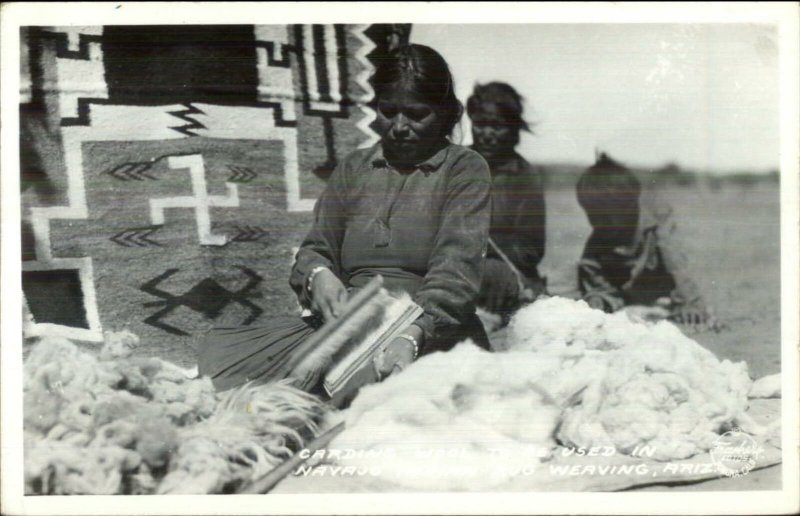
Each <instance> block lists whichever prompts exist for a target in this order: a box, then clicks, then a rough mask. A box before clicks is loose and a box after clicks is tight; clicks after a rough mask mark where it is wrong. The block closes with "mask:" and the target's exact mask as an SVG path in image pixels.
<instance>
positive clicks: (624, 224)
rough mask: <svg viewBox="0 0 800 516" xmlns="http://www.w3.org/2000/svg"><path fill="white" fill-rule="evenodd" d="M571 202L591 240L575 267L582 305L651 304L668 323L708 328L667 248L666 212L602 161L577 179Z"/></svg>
mask: <svg viewBox="0 0 800 516" xmlns="http://www.w3.org/2000/svg"><path fill="white" fill-rule="evenodd" d="M576 190H577V196H578V202H579V203H580V205H581V207H582V208H583V209H584V211H586V215H587V217H588V219H589V223H590V224H591V226H592V234H591V235H590V236H589V240H588V241H587V242H586V246H585V248H584V251H583V255H582V257H581V260H580V262H579V264H578V283H579V287H580V291H581V295H582V296H583V299H584V300H585V301H586V302H587V303H589V305H590V306H592V307H593V308H598V309H601V310H605V311H606V312H614V311H617V310H619V309H621V308H623V307H624V306H626V305H653V304H656V305H659V306H663V307H665V308H667V309H668V310H669V312H670V314H671V315H670V319H672V320H674V321H675V322H678V323H683V324H688V325H691V326H693V327H696V328H697V327H700V326H703V325H705V326H708V327H711V328H716V323H715V322H714V320H713V318H712V317H711V315H710V313H709V310H708V308H707V307H706V305H705V303H704V302H703V299H702V297H701V295H700V293H699V290H698V288H697V285H696V284H695V282H694V281H692V279H691V278H690V277H689V275H688V273H687V262H686V257H685V255H684V254H683V253H682V252H681V250H680V249H679V247H678V246H677V245H676V242H675V238H674V235H675V221H674V218H673V216H672V209H671V207H670V206H669V205H668V204H666V203H665V202H664V201H663V199H661V198H660V197H659V196H658V195H657V194H656V192H655V191H654V190H653V189H644V190H643V189H642V188H641V185H640V184H639V181H638V180H637V178H636V176H635V175H634V174H633V173H632V172H630V171H629V170H628V169H627V168H626V167H624V166H623V165H621V164H619V163H617V162H615V161H614V160H613V159H611V158H610V157H608V156H607V155H606V154H601V155H600V157H599V158H598V160H597V163H595V164H594V165H593V166H592V167H589V168H588V169H587V170H586V171H585V172H584V173H583V174H582V175H581V177H580V178H579V180H578V184H577V186H576Z"/></svg>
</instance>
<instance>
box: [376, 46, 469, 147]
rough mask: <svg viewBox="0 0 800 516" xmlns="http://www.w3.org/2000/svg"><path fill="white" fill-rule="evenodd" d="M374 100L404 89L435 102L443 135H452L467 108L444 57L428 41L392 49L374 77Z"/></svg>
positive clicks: (426, 100)
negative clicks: (462, 103)
mask: <svg viewBox="0 0 800 516" xmlns="http://www.w3.org/2000/svg"><path fill="white" fill-rule="evenodd" d="M372 84H373V87H374V89H375V99H374V100H373V103H375V102H377V100H378V99H379V98H380V97H381V96H382V95H383V94H385V93H386V92H389V91H392V90H395V89H402V90H404V91H407V92H409V93H412V94H414V95H417V96H418V97H420V99H422V100H424V101H425V102H427V103H429V104H431V105H432V106H435V109H436V113H437V115H438V116H439V117H441V118H442V131H443V134H442V136H448V135H450V133H452V131H453V128H454V127H455V126H456V124H457V123H458V121H459V120H460V119H461V114H462V113H463V112H464V108H463V106H462V105H461V102H460V101H459V100H458V98H457V97H456V92H455V85H454V84H453V76H452V75H451V73H450V67H448V66H447V62H446V61H445V60H444V58H443V57H442V56H441V55H440V54H439V53H438V52H436V51H435V50H434V49H432V48H430V47H427V46H425V45H417V44H410V45H405V46H401V47H399V48H397V49H395V50H394V51H392V52H390V53H389V54H388V55H387V56H386V57H385V58H384V59H382V61H381V63H380V64H379V65H378V68H377V70H376V71H375V75H374V76H373V78H372Z"/></svg>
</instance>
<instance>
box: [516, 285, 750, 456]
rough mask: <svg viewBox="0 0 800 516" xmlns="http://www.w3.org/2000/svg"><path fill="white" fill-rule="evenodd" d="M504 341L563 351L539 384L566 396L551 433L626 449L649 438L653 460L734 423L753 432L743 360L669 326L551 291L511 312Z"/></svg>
mask: <svg viewBox="0 0 800 516" xmlns="http://www.w3.org/2000/svg"><path fill="white" fill-rule="evenodd" d="M509 345H510V349H511V350H517V351H533V352H535V353H536V354H544V355H556V356H560V357H563V361H562V367H561V368H560V369H559V370H558V371H556V372H554V373H549V374H548V375H546V376H545V377H543V378H542V381H544V382H546V383H547V384H548V385H549V389H550V390H551V392H552V394H553V395H554V396H555V397H558V398H559V399H560V400H562V402H564V403H565V404H564V412H563V414H562V422H561V425H560V428H559V431H558V435H557V437H558V439H559V441H560V442H562V443H563V444H565V445H573V446H613V447H614V448H616V449H617V450H618V451H620V452H622V453H629V452H630V451H632V450H633V449H634V448H636V447H637V446H638V447H641V446H644V445H647V446H650V447H651V449H653V450H654V453H655V454H654V455H653V457H652V458H654V459H656V460H670V459H685V458H688V457H691V456H693V455H696V454H698V453H702V452H705V451H707V450H709V449H710V448H711V447H712V445H713V442H714V440H715V439H716V438H717V437H718V436H719V434H720V433H722V432H724V431H726V430H728V429H729V427H732V426H734V425H739V426H746V427H748V428H750V429H751V430H752V431H754V432H756V431H758V429H757V428H755V427H754V426H753V424H752V421H751V420H750V418H749V417H748V416H747V415H746V414H745V411H746V410H747V406H748V401H747V399H748V392H749V390H750V388H751V385H752V381H751V380H750V377H749V375H748V373H747V364H745V363H744V362H739V363H732V362H730V361H728V360H722V361H720V360H718V359H717V358H716V357H715V356H714V354H713V353H711V352H710V351H708V350H707V349H705V348H703V347H702V346H700V345H699V344H697V343H696V342H695V341H693V340H692V339H690V338H688V337H687V336H685V335H684V334H683V333H681V331H680V330H679V329H678V327H676V326H675V325H673V324H672V323H669V322H666V321H661V322H658V323H655V324H644V323H640V322H634V321H632V320H631V319H630V318H629V317H628V316H627V315H626V314H625V313H623V312H618V313H615V314H611V315H609V314H605V313H603V312H601V311H598V310H593V309H591V308H589V306H588V305H586V304H585V303H583V302H582V301H571V300H567V299H561V298H550V299H546V300H542V301H540V302H539V303H535V304H533V305H530V306H528V307H526V308H524V309H523V310H521V311H520V312H518V313H517V314H516V315H515V316H514V318H513V319H512V321H511V323H510V325H509ZM578 379H580V382H579V383H578V384H577V385H576V384H575V383H574V382H575V381H576V380H578ZM565 383H566V385H567V386H568V387H567V388H566V389H565V388H564V387H563V385H564V384H565ZM576 386H577V387H579V390H578V391H576V390H575V388H576Z"/></svg>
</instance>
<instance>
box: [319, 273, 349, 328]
mask: <svg viewBox="0 0 800 516" xmlns="http://www.w3.org/2000/svg"><path fill="white" fill-rule="evenodd" d="M345 302H347V289H346V288H345V286H344V283H342V281H341V280H340V279H339V278H338V277H336V275H335V274H334V273H333V272H332V271H331V270H330V269H324V270H321V271H319V272H318V273H317V274H315V275H314V280H313V282H312V283H311V310H312V311H313V312H314V313H318V314H322V317H323V319H325V322H328V321H331V320H333V319H336V318H337V317H338V316H339V314H340V313H341V310H342V307H343V306H344V304H345Z"/></svg>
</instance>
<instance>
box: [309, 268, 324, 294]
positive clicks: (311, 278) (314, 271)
mask: <svg viewBox="0 0 800 516" xmlns="http://www.w3.org/2000/svg"><path fill="white" fill-rule="evenodd" d="M327 269H328V268H327V267H325V266H323V265H319V266H317V267H314V268H313V269H311V273H310V274H309V275H308V281H307V282H306V289H308V291H309V292H311V285H312V284H313V283H314V276H316V275H317V274H318V273H319V272H321V271H324V270H327Z"/></svg>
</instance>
